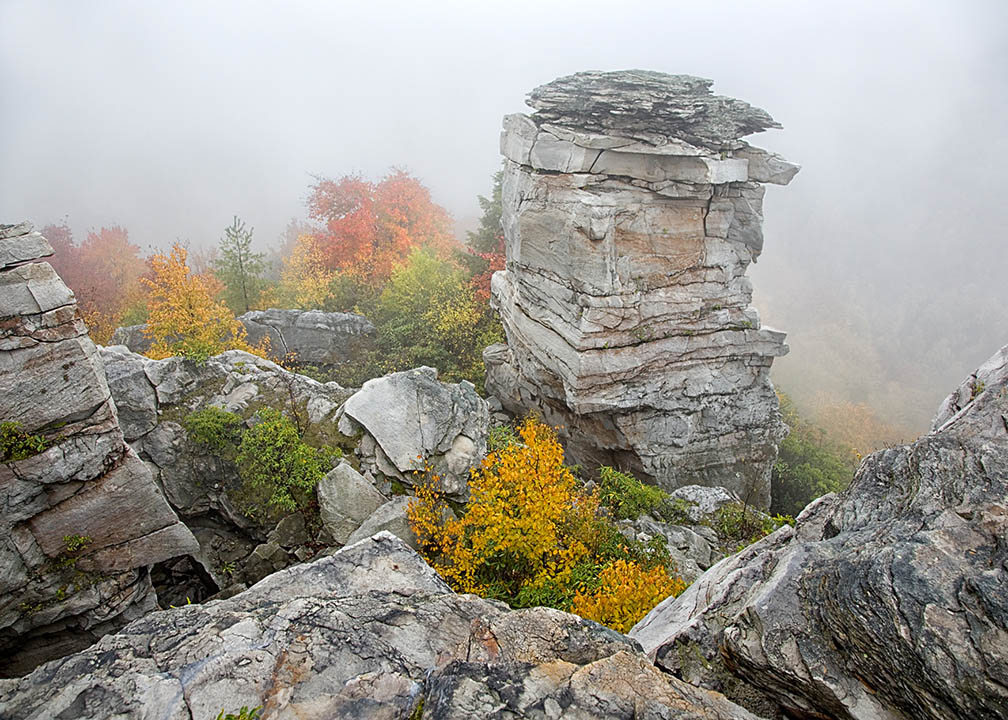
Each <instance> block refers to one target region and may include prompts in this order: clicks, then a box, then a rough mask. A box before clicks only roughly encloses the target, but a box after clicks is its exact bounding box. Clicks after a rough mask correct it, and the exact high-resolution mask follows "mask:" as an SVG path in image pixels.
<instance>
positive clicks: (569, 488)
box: [407, 419, 598, 597]
mask: <svg viewBox="0 0 1008 720" xmlns="http://www.w3.org/2000/svg"><path fill="white" fill-rule="evenodd" d="M519 435H520V437H521V440H522V442H521V444H514V445H509V446H508V447H505V448H503V449H501V450H500V451H498V452H493V453H490V454H489V455H487V457H486V459H485V460H484V461H483V463H482V465H481V467H480V468H478V469H476V470H474V471H473V473H472V478H471V480H470V482H469V489H470V502H469V505H468V508H467V510H466V512H465V514H464V515H463V516H462V517H461V518H459V519H457V520H449V521H447V522H444V523H443V524H442V522H441V518H442V510H441V504H442V503H443V500H441V498H440V497H439V496H438V493H437V491H436V489H435V484H434V483H428V484H426V485H422V486H420V487H419V488H418V489H417V497H416V499H415V500H414V501H412V502H411V503H410V505H409V508H408V510H407V517H408V518H409V520H410V523H411V525H412V526H413V529H414V532H416V533H417V536H418V537H419V538H420V540H421V543H422V548H423V550H422V551H423V554H424V557H425V558H426V559H427V560H428V562H430V563H431V564H432V565H433V566H434V568H435V569H437V570H438V572H439V573H440V574H441V575H442V576H443V577H444V578H445V579H446V580H447V581H448V582H449V583H450V584H451V585H452V586H453V587H454V588H455V589H456V590H459V591H461V592H475V593H479V594H483V595H491V596H497V597H514V596H515V595H517V593H518V592H519V591H520V590H521V588H522V587H523V586H525V585H527V584H531V583H534V582H536V580H537V579H541V578H543V577H549V578H552V579H555V580H561V581H562V580H563V579H564V578H566V577H569V575H570V572H571V569H572V568H573V566H574V565H575V564H576V563H577V562H578V561H579V560H581V559H582V558H584V557H585V556H586V555H587V554H588V552H589V549H588V547H587V546H586V545H585V543H584V542H583V541H582V540H581V538H580V534H581V532H582V531H583V529H584V528H585V527H587V526H588V525H590V524H591V522H592V521H593V519H594V517H595V514H596V511H597V509H598V499H597V497H595V496H594V495H586V494H584V493H583V492H581V491H579V490H578V488H577V483H576V480H575V478H574V476H573V474H572V473H571V471H570V470H569V469H568V468H567V467H565V466H564V464H563V448H562V447H561V445H560V442H559V441H558V440H557V437H556V434H555V433H554V432H553V431H552V429H550V428H549V427H547V426H546V425H543V424H542V423H540V422H539V421H537V420H533V419H529V420H526V421H525V423H524V424H523V425H522V426H521V428H520V430H519Z"/></svg>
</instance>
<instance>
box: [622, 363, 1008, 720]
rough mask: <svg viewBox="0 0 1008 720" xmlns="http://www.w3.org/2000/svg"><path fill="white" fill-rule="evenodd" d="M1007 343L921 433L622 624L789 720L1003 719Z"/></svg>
mask: <svg viewBox="0 0 1008 720" xmlns="http://www.w3.org/2000/svg"><path fill="white" fill-rule="evenodd" d="M1006 537H1008V346H1006V347H1004V348H1002V349H1001V350H1000V351H999V352H998V353H996V354H995V355H994V356H993V357H992V358H991V359H990V360H989V361H988V362H986V363H985V364H984V365H983V366H981V367H980V368H979V369H978V370H977V371H976V372H975V373H973V374H972V375H971V376H970V377H969V378H967V380H966V381H965V382H964V383H963V384H962V385H961V386H960V387H959V388H958V389H957V390H956V391H955V392H954V393H953V394H952V395H950V396H949V397H948V399H946V400H945V402H944V403H943V404H942V407H941V409H940V410H939V412H938V415H937V416H936V418H935V421H934V425H933V429H932V431H931V432H930V433H929V434H927V435H925V436H923V437H921V438H920V439H919V440H917V441H916V442H915V443H913V444H911V445H907V446H904V447H896V448H889V449H886V450H880V451H879V452H876V453H874V454H873V455H871V456H869V457H868V458H865V460H864V462H863V463H862V464H861V467H860V469H859V470H858V472H857V474H856V476H855V477H854V480H853V482H852V483H851V486H850V488H849V489H848V490H846V491H845V492H844V493H843V494H841V495H827V496H825V497H823V498H820V499H819V500H816V501H815V502H814V503H812V504H810V505H809V506H808V507H807V508H805V510H804V512H802V514H801V515H800V516H799V517H798V521H797V523H796V525H795V527H794V528H791V527H787V526H785V527H783V528H781V529H780V530H778V531H777V532H775V533H773V534H772V535H770V536H768V537H766V538H764V539H763V540H762V541H760V542H758V543H756V544H755V545H752V546H750V547H749V548H746V549H745V550H744V551H742V552H741V553H739V554H738V555H734V556H731V557H729V558H726V559H725V560H722V561H721V562H720V563H718V564H717V565H715V566H714V567H712V568H711V569H710V570H709V571H708V572H707V573H706V574H704V575H703V576H702V577H701V578H700V579H699V580H697V581H696V582H695V583H694V584H693V585H692V586H691V587H690V588H689V589H688V590H687V591H686V592H685V593H683V594H682V595H680V596H679V597H678V598H675V599H672V598H670V599H669V600H666V601H665V602H663V603H662V604H660V605H658V607H656V608H655V609H654V610H652V611H651V613H650V614H648V615H647V617H645V618H644V619H643V620H642V621H641V622H640V623H638V624H637V626H636V627H634V628H633V630H632V631H631V632H630V636H631V637H633V638H635V639H637V640H639V641H640V643H641V644H642V645H643V646H644V649H645V650H646V651H647V652H648V653H650V655H651V657H653V658H655V660H656V662H657V664H658V665H659V666H660V667H662V668H664V669H666V670H668V671H669V672H671V673H673V674H675V675H676V676H678V677H680V678H682V679H684V680H687V681H689V682H693V683H695V684H699V685H702V686H704V687H708V688H712V689H717V690H721V691H723V692H726V693H728V694H729V695H730V696H733V697H735V698H737V699H739V700H741V701H743V702H745V703H746V704H748V705H749V706H750V708H756V709H757V710H758V711H761V714H763V712H762V711H765V713H766V714H767V715H773V714H774V713H776V712H777V711H778V710H781V709H783V710H785V711H786V712H787V714H788V716H789V717H830V718H848V719H854V718H857V719H864V720H868V719H872V720H875V719H878V718H885V719H886V720H906V719H909V718H915V719H916V718H933V719H935V720H937V719H938V718H951V717H957V718H967V717H968V718H1002V717H1008V544H1006V542H1005V538H1006Z"/></svg>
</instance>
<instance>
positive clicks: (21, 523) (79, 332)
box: [0, 224, 196, 674]
mask: <svg viewBox="0 0 1008 720" xmlns="http://www.w3.org/2000/svg"><path fill="white" fill-rule="evenodd" d="M51 254H52V249H51V248H50V246H49V244H48V243H47V242H46V241H45V239H44V238H43V237H42V236H41V235H40V234H38V233H37V232H32V230H31V226H30V225H27V224H23V225H15V226H11V225H0V421H3V422H5V423H16V424H17V427H18V431H19V432H22V433H28V434H30V435H33V436H37V437H40V438H42V439H43V440H44V444H45V447H46V449H44V450H43V451H42V452H40V453H38V454H34V455H30V456H28V457H23V458H22V459H19V460H14V459H12V458H8V459H6V460H5V462H3V464H2V465H0V673H2V674H12V673H20V672H24V671H27V670H29V669H31V668H32V667H34V666H35V665H37V664H38V663H39V662H42V661H44V660H48V659H49V658H52V657H57V656H59V655H60V654H63V653H65V652H69V651H72V650H74V649H78V648H80V647H84V646H86V645H87V644H89V643H90V642H93V641H94V640H96V639H97V638H99V637H101V635H103V634H104V633H106V632H108V631H110V630H114V629H116V628H117V627H120V626H122V625H123V624H125V623H126V622H127V621H129V620H131V619H133V618H134V617H137V616H138V615H140V614H141V613H143V612H145V611H147V610H149V609H151V608H152V607H154V606H155V605H154V596H153V592H152V588H151V583H150V579H149V577H148V566H150V565H152V564H153V563H155V562H158V561H160V560H164V559H167V558H171V557H174V556H177V555H183V554H186V553H189V552H192V551H194V550H195V548H196V541H195V540H194V538H193V536H192V534H191V533H190V532H189V530H188V529H186V527H185V526H184V525H182V524H181V523H180V522H179V520H178V518H177V517H176V516H175V513H174V512H172V510H171V508H170V507H169V506H168V503H167V502H165V499H164V497H163V496H162V495H161V493H160V491H159V490H158V488H157V486H156V485H155V483H154V481H153V479H152V478H151V475H150V472H149V471H148V470H147V467H146V466H145V465H144V463H143V462H142V461H141V460H140V459H139V458H138V457H137V455H136V453H134V452H133V451H132V450H131V449H130V447H129V446H128V445H127V444H126V443H125V442H124V440H123V434H122V431H121V430H120V427H119V423H118V419H117V416H116V408H115V405H114V403H113V402H112V401H111V398H110V395H109V388H108V385H107V384H106V381H105V374H104V372H103V369H102V364H101V360H100V359H99V356H98V353H97V350H96V348H95V346H94V343H92V342H91V339H90V338H89V337H88V335H87V329H86V328H85V326H84V323H83V322H82V321H81V319H80V315H79V313H78V311H77V304H76V300H75V299H74V296H73V293H71V292H70V290H69V289H68V288H67V287H66V285H64V284H63V281H62V280H60V278H59V276H58V275H57V274H56V272H55V271H54V270H53V269H52V267H51V266H50V265H49V264H48V263H46V262H40V261H39V260H38V259H39V258H42V257H46V256H48V255H51ZM22 454H23V453H22Z"/></svg>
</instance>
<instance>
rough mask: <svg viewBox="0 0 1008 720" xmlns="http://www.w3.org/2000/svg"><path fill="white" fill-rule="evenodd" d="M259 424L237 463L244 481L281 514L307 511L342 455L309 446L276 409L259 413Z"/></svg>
mask: <svg viewBox="0 0 1008 720" xmlns="http://www.w3.org/2000/svg"><path fill="white" fill-rule="evenodd" d="M256 418H257V419H258V422H257V423H256V424H255V425H253V426H252V427H251V428H249V429H248V430H246V431H245V434H244V436H243V437H242V440H241V445H240V446H239V448H238V456H237V458H235V461H236V463H237V465H238V473H239V475H241V477H242V479H243V480H244V481H245V482H246V483H248V484H249V485H251V486H252V487H253V488H257V489H259V490H262V491H264V492H265V494H266V495H267V497H268V502H269V504H270V505H271V506H272V507H273V508H276V509H281V510H288V511H294V510H302V511H303V510H305V509H306V508H307V507H308V505H309V503H310V502H311V499H312V493H313V491H314V489H315V486H316V485H317V484H318V482H319V480H321V479H322V477H323V476H324V475H325V473H326V470H327V469H328V468H327V465H328V464H329V463H331V462H332V459H333V458H334V457H338V454H339V451H338V450H333V449H331V448H322V449H316V448H313V447H311V446H310V445H307V444H305V442H304V441H303V440H302V439H301V436H300V435H299V434H298V431H297V428H296V427H295V426H294V423H293V422H291V421H290V420H289V419H288V418H286V417H284V416H283V415H281V414H280V412H279V411H277V410H274V409H273V408H263V409H262V410H259V411H258V412H257V413H256Z"/></svg>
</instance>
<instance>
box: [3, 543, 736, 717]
mask: <svg viewBox="0 0 1008 720" xmlns="http://www.w3.org/2000/svg"><path fill="white" fill-rule="evenodd" d="M421 704H422V705H423V710H422V717H424V718H484V717H486V718H489V717H493V718H526V717H538V718H557V717H561V716H564V717H598V718H627V720H630V718H640V717H654V718H665V717H668V718H671V717H684V718H718V719H721V720H728V719H729V718H741V719H744V720H749V719H754V718H755V716H753V715H751V714H750V713H748V712H746V711H745V710H743V709H742V708H740V707H738V706H736V705H733V704H732V703H730V702H728V701H727V700H725V699H724V698H723V697H721V696H719V695H717V694H716V693H711V692H708V691H704V690H700V689H697V688H693V687H690V686H688V685H686V684H685V683H682V682H681V681H678V680H676V679H675V678H671V677H669V676H667V675H665V674H664V673H662V672H661V671H659V670H658V669H657V668H655V667H654V666H653V665H651V664H650V663H649V662H648V661H647V659H646V658H645V657H644V656H643V655H642V654H641V653H640V651H639V649H638V647H637V646H636V644H635V643H634V642H633V641H631V640H629V639H628V638H626V637H625V636H623V635H620V634H618V633H616V632H614V631H612V630H608V629H606V628H603V627H602V626H600V625H597V624H595V623H592V622H588V621H585V620H582V619H580V618H578V617H576V616H574V615H569V614H566V613H562V612H559V611H556V610H550V609H547V608H534V609H529V610H518V611H509V610H508V609H507V608H506V607H505V606H503V605H501V604H500V603H496V602H491V601H487V600H483V599H480V598H478V597H475V596H473V595H456V594H454V593H453V592H451V590H450V589H449V588H448V587H447V586H446V585H445V584H444V583H443V582H442V581H441V580H440V578H438V576H437V575H436V574H435V573H434V571H433V570H432V569H431V568H430V567H429V566H427V564H426V563H424V562H423V560H422V559H421V558H420V557H419V556H418V555H417V554H416V553H414V552H413V551H412V550H410V549H409V548H408V547H407V546H405V545H404V544H403V543H402V542H401V541H399V540H398V539H396V538H394V537H393V536H391V535H389V534H387V533H383V534H379V535H377V536H375V537H373V538H370V539H367V540H364V541H362V542H360V543H357V544H356V545H352V546H348V547H346V548H344V549H343V550H341V551H339V552H338V553H336V554H335V555H332V556H330V557H327V558H323V559H321V560H318V561H316V562H314V563H311V564H309V565H300V566H296V567H292V568H288V569H287V570H284V571H281V572H279V573H276V574H274V575H271V576H270V577H268V578H266V579H264V580H263V581H262V582H260V583H258V584H257V585H255V586H254V587H252V588H250V589H249V590H247V591H245V592H243V593H241V594H239V595H236V596H235V597H233V598H231V599H228V600H223V601H219V602H212V603H208V604H206V605H191V606H185V607H179V608H175V609H172V610H167V611H163V612H158V613H153V614H151V615H148V616H146V617H144V618H142V619H140V620H138V621H136V622H134V623H132V624H131V625H129V626H128V627H126V628H125V629H123V631H122V632H120V633H118V634H116V635H110V636H108V637H105V638H103V639H102V640H101V641H100V642H99V643H98V644H97V645H95V646H94V647H92V648H89V649H88V650H86V651H84V652H81V653H78V654H76V655H72V656H69V657H66V658H63V659H61V660H58V661H54V662H51V663H49V664H47V665H45V666H43V667H41V668H39V669H37V670H36V671H35V672H33V673H32V674H31V675H28V676H26V677H24V678H20V679H17V680H5V681H0V707H2V708H3V716H4V718H6V719H9V720H21V719H27V718H41V717H47V718H70V717H73V718H76V719H80V720H111V718H119V719H125V718H137V719H139V718H151V717H155V716H156V717H158V718H167V719H169V720H190V719H191V718H214V717H217V714H218V713H219V712H220V711H221V710H224V711H225V712H236V711H237V710H238V708H240V707H241V706H243V705H244V706H248V707H255V706H262V708H263V710H262V714H261V717H262V718H264V720H276V719H280V718H283V719H291V720H293V719H295V718H296V719H297V720H334V719H342V718H346V719H347V720H351V719H352V720H356V719H357V718H365V717H366V718H389V719H392V718H397V719H401V718H407V717H421V715H413V713H414V712H415V711H416V710H417V708H418V707H420V705H421Z"/></svg>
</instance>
